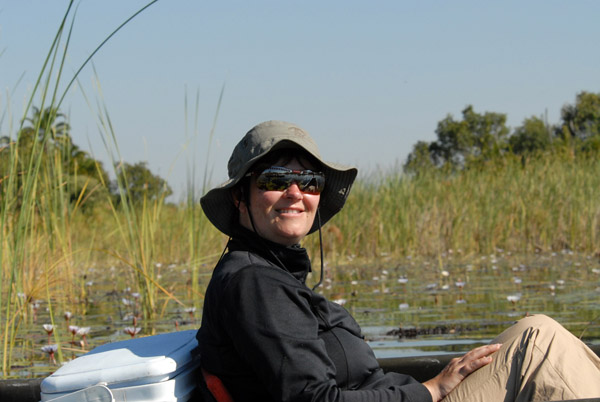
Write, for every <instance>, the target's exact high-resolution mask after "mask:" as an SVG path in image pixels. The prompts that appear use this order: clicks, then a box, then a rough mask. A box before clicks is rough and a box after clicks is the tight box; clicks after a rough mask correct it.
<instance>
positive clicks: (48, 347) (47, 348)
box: [42, 344, 58, 364]
mask: <svg viewBox="0 0 600 402" xmlns="http://www.w3.org/2000/svg"><path fill="white" fill-rule="evenodd" d="M57 350H58V345H57V344H53V345H45V346H42V352H44V353H48V356H49V357H50V361H51V362H52V363H54V364H56V359H55V358H54V353H56V351H57Z"/></svg>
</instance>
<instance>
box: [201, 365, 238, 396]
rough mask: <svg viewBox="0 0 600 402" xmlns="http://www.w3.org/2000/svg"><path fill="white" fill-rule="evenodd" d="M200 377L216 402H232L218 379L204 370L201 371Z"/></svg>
mask: <svg viewBox="0 0 600 402" xmlns="http://www.w3.org/2000/svg"><path fill="white" fill-rule="evenodd" d="M202 376H203V377H204V382H206V387H207V388H208V390H209V391H210V393H211V394H212V395H213V396H214V397H215V399H216V400H217V402H233V398H232V397H231V395H230V394H229V391H227V389H226V388H225V385H223V383H222V382H221V380H220V379H219V377H217V376H216V375H214V374H211V373H209V372H208V371H206V370H204V369H202Z"/></svg>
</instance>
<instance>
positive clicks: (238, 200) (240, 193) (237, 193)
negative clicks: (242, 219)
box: [231, 186, 248, 213]
mask: <svg viewBox="0 0 600 402" xmlns="http://www.w3.org/2000/svg"><path fill="white" fill-rule="evenodd" d="M231 198H233V202H234V204H235V206H236V208H237V209H238V210H239V211H240V213H246V212H247V211H248V207H247V205H246V201H245V200H246V196H245V194H244V188H243V187H242V186H236V187H235V188H233V189H231Z"/></svg>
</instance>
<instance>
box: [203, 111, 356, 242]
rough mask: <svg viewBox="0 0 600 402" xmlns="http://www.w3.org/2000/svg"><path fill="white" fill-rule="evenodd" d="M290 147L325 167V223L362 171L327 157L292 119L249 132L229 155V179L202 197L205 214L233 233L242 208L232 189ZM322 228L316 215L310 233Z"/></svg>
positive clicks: (321, 207) (322, 201)
mask: <svg viewBox="0 0 600 402" xmlns="http://www.w3.org/2000/svg"><path fill="white" fill-rule="evenodd" d="M287 148H300V149H303V150H304V151H306V152H307V153H309V154H310V155H312V157H314V158H315V159H316V160H317V161H318V162H319V163H320V164H321V170H322V171H323V173H324V174H325V188H324V189H323V191H322V192H321V199H320V201H319V213H320V216H321V225H324V224H325V223H326V222H327V221H329V220H330V219H331V218H332V217H333V216H334V215H335V214H337V213H338V212H339V211H340V210H341V209H342V207H343V206H344V203H345V202H346V199H347V198H348V194H349V193H350V188H351V187H352V183H353V182H354V179H355V178H356V175H357V173H358V171H357V170H356V168H354V167H349V166H343V165H339V164H336V163H331V162H325V161H323V159H322V158H321V154H320V153H319V149H318V148H317V144H315V142H314V141H313V139H312V138H311V137H310V135H309V134H308V133H307V132H306V131H305V130H303V129H302V128H300V127H298V126H296V125H295V124H292V123H287V122H284V121H277V120H271V121H266V122H264V123H260V124H258V125H256V126H254V127H253V128H252V129H251V130H250V131H248V133H246V135H245V136H244V138H242V140H241V141H240V142H239V143H238V144H237V145H236V147H235V148H234V150H233V153H232V154H231V157H230V158H229V163H228V164H227V170H228V174H229V180H227V181H226V182H225V183H223V184H221V185H220V186H217V187H215V188H213V189H212V190H210V191H209V192H208V193H206V194H205V195H204V196H203V197H202V198H201V199H200V204H201V205H202V209H203V210H204V213H205V215H206V216H207V217H208V219H209V220H210V221H211V223H212V224H213V225H215V227H216V228H217V229H219V230H220V231H221V232H223V233H225V234H226V235H228V236H232V233H233V231H234V230H233V229H234V227H236V226H237V225H238V221H237V219H238V212H237V207H236V205H235V203H234V200H233V196H232V193H231V189H232V188H233V187H235V185H236V184H238V183H239V182H240V180H241V179H242V178H243V177H244V176H245V175H246V173H247V172H248V170H249V169H250V168H251V167H252V166H253V165H254V164H255V163H256V162H257V161H259V160H260V159H261V158H262V157H264V156H265V155H267V154H269V153H270V152H273V151H276V150H278V149H287ZM318 228H319V222H318V221H317V219H315V222H314V223H313V225H312V227H311V229H310V231H309V232H308V233H312V232H314V231H315V230H317V229H318Z"/></svg>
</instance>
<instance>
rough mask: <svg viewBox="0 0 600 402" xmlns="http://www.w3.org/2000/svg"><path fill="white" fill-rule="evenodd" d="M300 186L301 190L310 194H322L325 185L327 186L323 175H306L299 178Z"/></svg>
mask: <svg viewBox="0 0 600 402" xmlns="http://www.w3.org/2000/svg"><path fill="white" fill-rule="evenodd" d="M296 182H297V183H298V187H299V188H300V190H301V191H303V192H305V193H308V194H320V193H321V191H323V187H325V179H324V178H323V176H321V175H319V176H314V175H310V176H308V177H307V176H305V177H304V178H303V180H300V179H299V180H297V181H296Z"/></svg>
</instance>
